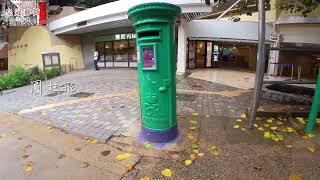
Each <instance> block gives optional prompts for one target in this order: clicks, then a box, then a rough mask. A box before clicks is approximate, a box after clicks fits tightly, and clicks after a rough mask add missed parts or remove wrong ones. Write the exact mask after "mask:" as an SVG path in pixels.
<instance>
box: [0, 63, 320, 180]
mask: <svg viewBox="0 0 320 180" xmlns="http://www.w3.org/2000/svg"><path fill="white" fill-rule="evenodd" d="M52 81H55V82H56V83H57V84H59V85H60V84H65V83H75V84H76V92H74V93H63V94H59V95H56V96H53V97H48V96H46V95H47V94H48V93H46V92H44V93H43V95H33V94H32V93H31V92H30V90H31V87H30V86H27V87H22V88H18V89H14V90H12V91H6V92H4V93H5V94H4V95H3V96H0V102H1V104H0V108H1V110H0V111H7V112H13V113H19V115H14V114H12V113H11V114H6V113H4V114H1V113H0V124H1V125H2V126H1V127H0V156H1V159H4V161H5V162H7V163H2V164H1V165H0V174H1V175H2V176H3V177H4V179H5V178H7V179H9V178H10V179H43V178H44V177H46V178H48V177H52V179H81V178H83V179H90V178H91V179H120V178H122V179H140V178H141V177H143V176H149V177H151V179H165V178H164V176H163V175H162V174H161V171H162V170H164V169H165V168H168V169H170V170H172V172H173V175H172V179H288V177H289V176H290V175H293V174H297V175H299V176H301V177H303V179H312V180H313V179H318V177H320V174H319V172H320V168H319V167H320V164H319V163H320V159H319V158H320V156H319V153H320V151H319V148H320V144H319V142H320V139H319V138H320V134H319V133H316V138H313V139H310V138H309V139H306V138H305V137H303V136H304V134H302V132H303V128H304V127H303V126H302V127H300V126H294V125H295V123H293V122H292V120H288V119H287V118H285V117H279V118H278V117H274V118H276V119H275V120H273V121H272V123H269V122H267V119H268V118H265V119H262V120H261V121H257V122H256V124H257V125H258V126H259V127H263V128H264V131H259V130H258V129H257V128H255V129H254V130H252V131H251V130H248V129H245V128H246V126H247V124H248V123H247V121H246V120H242V122H237V121H236V120H237V119H239V115H240V114H241V113H243V112H244V111H245V110H246V108H247V107H248V105H249V95H250V91H248V90H243V89H238V88H236V87H230V86H226V85H221V84H217V83H213V82H208V81H205V80H199V79H195V78H191V77H186V78H180V77H179V81H178V82H177V92H178V93H177V100H178V101H177V111H178V123H179V130H180V139H179V141H178V142H177V144H175V145H173V146H169V147H168V149H167V150H158V149H155V148H153V147H152V148H151V149H146V148H145V147H144V145H143V144H141V142H140V143H138V142H137V139H136V135H137V131H136V130H137V129H139V126H137V125H139V124H140V123H139V121H140V120H139V98H138V92H137V88H138V84H137V80H136V71H135V70H132V69H113V70H101V71H81V72H74V73H71V74H68V75H65V76H61V77H59V78H56V79H53V80H52ZM98 82H99V83H98ZM48 83H49V82H44V87H46V86H47V85H48ZM78 92H86V93H93V95H91V96H88V97H82V98H77V97H70V95H72V94H75V93H78ZM2 102H5V103H2ZM192 112H197V113H199V116H198V117H194V116H192V115H191V113H192ZM30 119H32V120H30ZM195 121H196V123H195ZM39 122H40V123H42V125H40V124H39ZM191 122H192V123H191ZM278 122H282V125H279V124H278ZM48 124H49V126H48ZM131 124H132V125H131ZM234 125H239V126H240V127H239V128H237V129H235V128H233V127H234ZM267 125H268V126H267ZM319 125H320V124H319ZM51 126H56V127H59V128H62V129H64V130H63V131H60V130H58V129H55V128H52V127H51ZM274 126H276V127H277V128H278V129H277V130H271V129H270V127H274ZM101 127H102V128H101ZM191 127H195V128H191ZM287 127H292V128H294V129H295V131H294V132H293V133H287V132H284V131H283V130H284V129H285V128H287ZM132 130H133V135H132V134H131V135H132V136H131V135H129V136H128V135H127V134H128V133H129V134H130V132H131V133H132ZM315 130H316V132H319V127H317V128H316V129H315ZM66 131H67V133H64V132H66ZM68 131H71V132H73V133H79V134H82V135H84V136H92V137H93V138H97V139H99V140H101V141H102V142H105V141H106V139H109V138H110V137H111V138H110V139H109V140H108V141H107V142H106V144H91V143H90V142H89V143H88V142H87V139H84V138H79V137H78V136H74V135H73V133H71V134H69V133H68ZM267 131H269V132H271V133H275V134H282V135H283V137H284V140H283V141H278V142H276V141H272V140H271V139H266V138H264V137H263V135H264V132H267ZM112 134H124V135H127V136H111V135H112ZM28 145H32V147H31V148H30V146H28ZM287 145H292V146H291V147H290V148H288V147H287ZM213 146H216V149H214V148H213ZM310 147H313V148H315V152H310V151H309V150H308V148H310ZM194 150H196V151H194ZM109 151H110V152H109ZM102 152H107V153H106V154H107V155H105V156H104V155H102V154H104V153H102ZM127 152H128V153H130V154H131V156H130V158H128V159H127V160H124V161H116V160H115V157H116V155H119V154H120V153H127ZM217 152H218V154H217ZM109 153H110V154H109ZM201 153H203V154H201ZM191 154H193V157H195V159H193V161H192V164H191V165H189V166H186V165H185V160H187V159H189V160H190V159H192V158H193V157H190V155H191ZM26 155H27V156H26ZM28 165H31V166H32V167H33V171H32V173H27V172H25V168H26V167H27V166H28ZM88 165H89V166H88ZM127 165H129V166H133V169H132V170H130V171H129V172H127V171H126V168H125V167H126V166H127ZM75 172H76V173H75Z"/></svg>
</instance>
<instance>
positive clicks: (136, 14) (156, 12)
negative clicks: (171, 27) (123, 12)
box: [128, 2, 181, 21]
mask: <svg viewBox="0 0 320 180" xmlns="http://www.w3.org/2000/svg"><path fill="white" fill-rule="evenodd" d="M180 13H181V8H180V7H179V6H176V5H174V4H169V3H163V2H153V3H144V4H139V5H136V6H134V7H132V8H130V9H129V10H128V17H129V19H130V20H133V21H136V20H137V19H140V18H152V17H167V18H170V19H174V18H176V17H177V16H178V15H180Z"/></svg>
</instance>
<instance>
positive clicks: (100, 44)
mask: <svg viewBox="0 0 320 180" xmlns="http://www.w3.org/2000/svg"><path fill="white" fill-rule="evenodd" d="M96 50H97V51H98V53H99V61H98V67H106V64H105V58H104V42H98V43H97V44H96ZM92 59H93V57H92Z"/></svg>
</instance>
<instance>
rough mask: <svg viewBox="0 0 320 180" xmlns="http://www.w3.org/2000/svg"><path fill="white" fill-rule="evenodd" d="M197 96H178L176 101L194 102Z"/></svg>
mask: <svg viewBox="0 0 320 180" xmlns="http://www.w3.org/2000/svg"><path fill="white" fill-rule="evenodd" d="M196 98H197V96H195V95H191V94H178V95H177V100H178V101H191V102H192V101H195V100H196Z"/></svg>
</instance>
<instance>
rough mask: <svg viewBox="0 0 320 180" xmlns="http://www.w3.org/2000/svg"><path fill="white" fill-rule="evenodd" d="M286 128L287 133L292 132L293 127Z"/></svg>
mask: <svg viewBox="0 0 320 180" xmlns="http://www.w3.org/2000/svg"><path fill="white" fill-rule="evenodd" d="M286 130H287V132H288V133H292V132H294V129H293V128H292V127H287V128H286Z"/></svg>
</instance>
